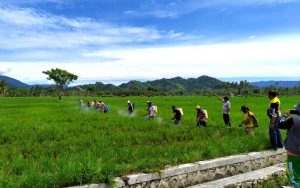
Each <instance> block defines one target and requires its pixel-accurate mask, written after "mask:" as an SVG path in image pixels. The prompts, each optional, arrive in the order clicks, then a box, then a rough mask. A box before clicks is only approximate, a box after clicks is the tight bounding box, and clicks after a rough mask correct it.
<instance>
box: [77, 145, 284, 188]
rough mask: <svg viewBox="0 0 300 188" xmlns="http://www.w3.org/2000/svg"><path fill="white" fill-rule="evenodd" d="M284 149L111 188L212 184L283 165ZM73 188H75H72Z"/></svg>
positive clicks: (135, 178) (127, 180)
mask: <svg viewBox="0 0 300 188" xmlns="http://www.w3.org/2000/svg"><path fill="white" fill-rule="evenodd" d="M285 155H286V152H285V150H284V149H278V150H277V151H263V152H251V153H247V154H241V155H233V156H228V157H221V158H217V159H212V160H207V161H198V162H195V163H188V164H183V165H179V166H174V167H170V168H167V169H164V170H161V171H159V172H155V173H149V174H145V173H138V174H132V175H127V176H123V177H117V178H115V179H114V182H115V184H114V185H113V187H118V188H119V187H126V188H140V187H151V188H152V187H158V188H167V187H186V186H191V185H196V184H200V183H204V182H208V181H213V180H217V179H221V178H225V177H229V176H233V175H237V174H241V173H245V172H249V171H252V170H257V169H261V168H265V167H268V166H272V165H274V164H278V163H282V162H284V161H285ZM103 187H109V186H105V185H104V184H93V185H85V186H78V187H76V188H103ZM73 188H75V187H73Z"/></svg>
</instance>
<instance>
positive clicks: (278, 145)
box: [274, 116, 283, 148]
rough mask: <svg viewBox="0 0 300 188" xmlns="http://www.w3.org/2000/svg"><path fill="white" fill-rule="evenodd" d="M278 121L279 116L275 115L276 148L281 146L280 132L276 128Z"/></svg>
mask: <svg viewBox="0 0 300 188" xmlns="http://www.w3.org/2000/svg"><path fill="white" fill-rule="evenodd" d="M279 121H280V116H277V118H276V121H275V125H274V129H275V133H276V143H277V147H278V148H283V142H282V137H281V133H280V130H279V129H278V124H279Z"/></svg>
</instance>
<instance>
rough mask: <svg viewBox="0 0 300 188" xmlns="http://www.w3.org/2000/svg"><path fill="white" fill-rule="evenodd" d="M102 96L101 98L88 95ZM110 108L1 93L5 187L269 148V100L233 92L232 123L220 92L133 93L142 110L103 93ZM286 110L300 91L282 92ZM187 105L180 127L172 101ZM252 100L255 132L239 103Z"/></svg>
mask: <svg viewBox="0 0 300 188" xmlns="http://www.w3.org/2000/svg"><path fill="white" fill-rule="evenodd" d="M88 99H93V100H96V99H97V100H100V99H99V98H83V100H84V101H87V100H88ZM102 100H104V102H105V103H107V104H109V106H110V112H109V113H106V114H103V113H99V112H96V111H95V110H93V109H88V108H86V107H79V105H78V101H79V98H76V97H65V98H63V100H62V101H58V99H57V98H52V97H49V98H1V104H0V109H1V111H0V187H25V188H26V187H63V186H71V185H79V184H85V183H100V182H110V180H111V179H112V177H115V176H122V175H126V174H129V173H134V172H152V171H157V170H159V169H162V168H164V167H165V166H168V165H176V164H181V163H186V162H194V161H199V160H204V159H210V158H216V157H220V156H226V155H231V154H237V153H243V152H251V151H258V150H264V149H267V148H269V138H268V119H267V117H266V112H265V111H266V108H267V105H268V99H267V98H264V97H256V98H238V97H234V98H232V99H231V102H232V106H233V109H232V115H231V117H232V124H233V128H231V129H227V128H226V127H225V125H224V124H223V120H222V114H221V106H222V104H221V103H220V102H219V101H218V100H217V99H216V98H215V97H192V96H188V97H152V98H147V97H130V100H132V101H133V102H134V103H135V106H136V110H137V112H136V115H135V116H134V117H128V116H127V112H126V109H127V104H126V103H127V100H128V98H122V97H112V98H102ZM147 100H151V101H153V103H154V104H156V105H157V106H158V114H157V117H156V118H155V119H154V120H149V119H146V118H145V115H146V111H145V108H146V105H145V101H147ZM281 100H282V103H283V109H288V108H291V107H293V105H294V104H295V103H297V102H298V100H299V98H298V97H281ZM173 104H175V105H178V106H180V107H182V108H183V110H184V114H185V115H184V119H183V121H182V124H181V125H180V126H174V125H173V123H172V121H171V118H172V111H171V106H172V105H173ZM197 104H199V105H201V106H203V107H205V108H206V109H207V110H208V113H209V123H208V126H207V127H205V128H197V127H196V125H195V109H194V108H195V106H196V105H197ZM243 104H247V105H249V107H250V109H251V110H252V111H253V112H254V113H255V114H256V115H257V117H258V119H259V125H260V127H259V128H257V129H256V130H255V136H251V135H246V134H244V130H243V128H240V127H238V124H240V122H241V118H242V113H241V112H240V110H239V109H240V106H241V105H243Z"/></svg>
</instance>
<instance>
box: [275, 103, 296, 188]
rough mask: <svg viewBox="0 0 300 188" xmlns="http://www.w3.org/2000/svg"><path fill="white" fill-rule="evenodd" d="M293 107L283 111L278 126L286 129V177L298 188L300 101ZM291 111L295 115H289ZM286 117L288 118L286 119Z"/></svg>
mask: <svg viewBox="0 0 300 188" xmlns="http://www.w3.org/2000/svg"><path fill="white" fill-rule="evenodd" d="M295 109H296V110H288V111H287V112H285V114H284V117H283V118H281V120H280V122H279V124H278V128H279V129H286V130H287V135H286V139H285V141H284V144H285V149H286V151H287V177H288V179H289V180H290V182H291V183H292V185H293V186H294V187H296V188H300V102H299V103H298V104H297V105H296V106H295ZM291 113H293V114H295V115H293V116H291V117H289V116H290V115H291ZM287 117H289V118H288V119H286V118H287Z"/></svg>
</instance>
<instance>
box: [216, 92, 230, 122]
mask: <svg viewBox="0 0 300 188" xmlns="http://www.w3.org/2000/svg"><path fill="white" fill-rule="evenodd" d="M216 96H217V95H216ZM217 97H218V99H219V100H220V101H222V103H223V106H222V113H223V120H224V123H225V125H226V127H227V128H230V127H231V120H230V110H231V103H230V101H229V98H228V97H227V96H225V97H223V99H222V98H221V97H219V96H217Z"/></svg>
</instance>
